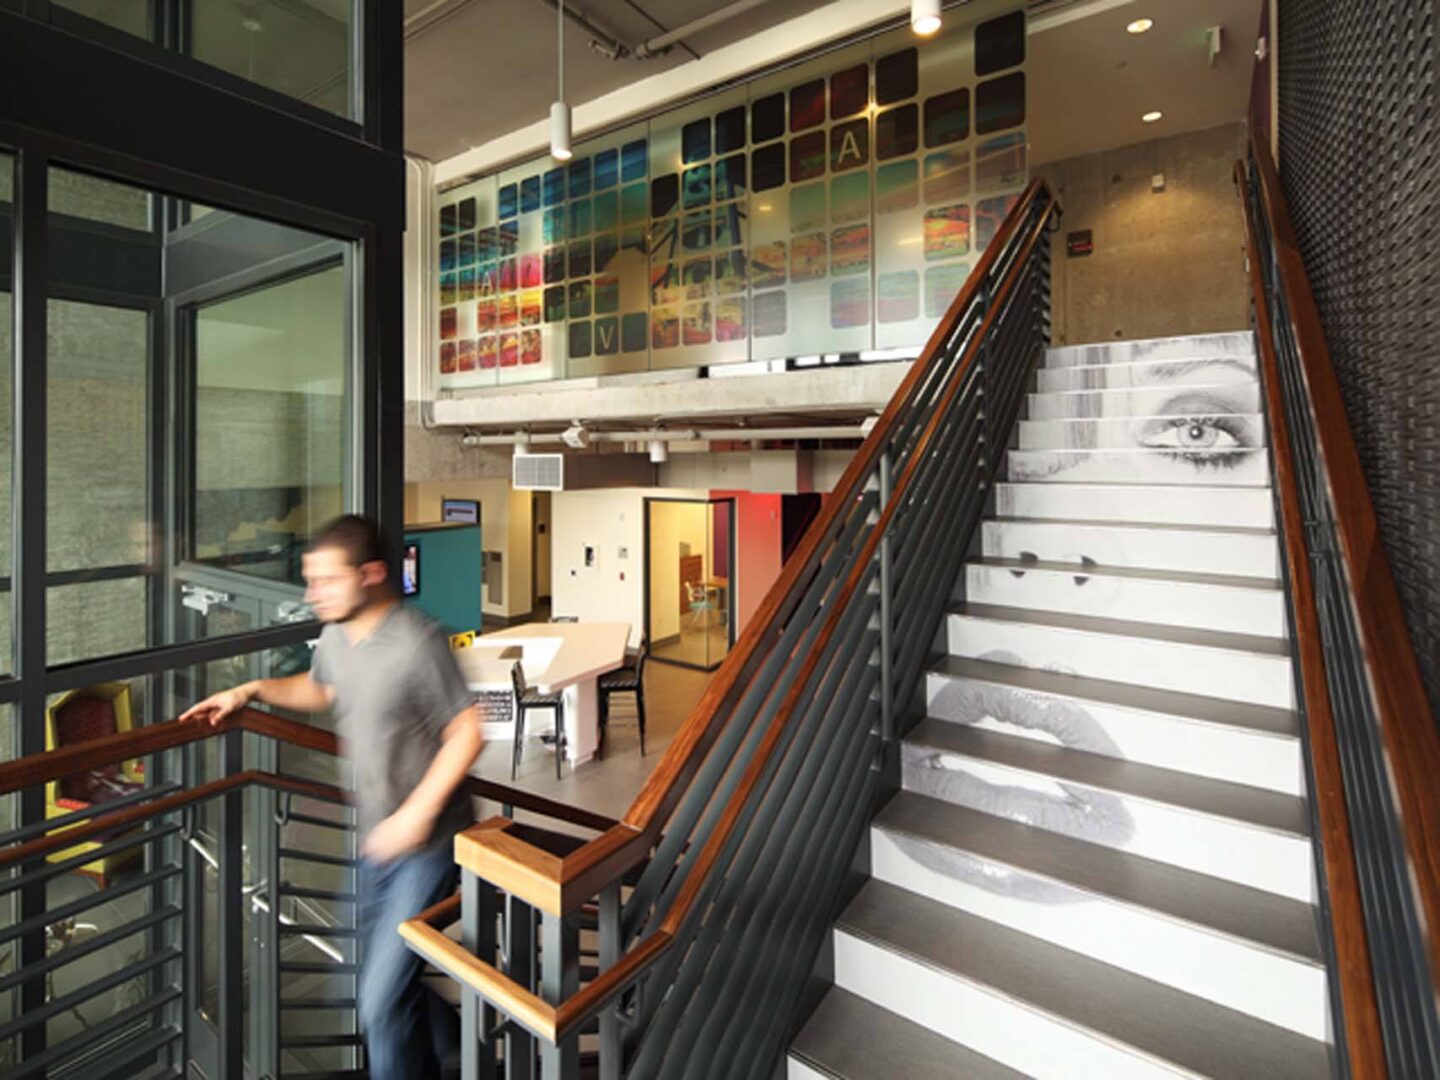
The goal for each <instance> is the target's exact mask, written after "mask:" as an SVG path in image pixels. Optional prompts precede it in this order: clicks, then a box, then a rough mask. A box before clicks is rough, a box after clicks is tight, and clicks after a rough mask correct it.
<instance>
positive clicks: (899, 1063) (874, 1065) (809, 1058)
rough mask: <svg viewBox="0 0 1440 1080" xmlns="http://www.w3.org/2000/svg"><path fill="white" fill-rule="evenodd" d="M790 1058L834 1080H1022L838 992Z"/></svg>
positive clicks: (816, 1016)
mask: <svg viewBox="0 0 1440 1080" xmlns="http://www.w3.org/2000/svg"><path fill="white" fill-rule="evenodd" d="M790 1053H791V1055H792V1056H794V1057H797V1058H800V1059H801V1060H802V1061H804V1062H805V1063H806V1064H807V1065H809V1066H811V1067H812V1068H813V1069H815V1070H816V1071H817V1072H822V1073H824V1074H826V1075H827V1076H834V1077H837V1078H839V1080H892V1078H893V1077H902V1076H903V1077H905V1080H1021V1078H1023V1077H1024V1075H1025V1074H1024V1073H1020V1072H1016V1071H1015V1070H1014V1069H1010V1068H1007V1067H1006V1066H1004V1065H1001V1064H1000V1063H999V1062H996V1061H993V1060H991V1059H990V1058H988V1057H985V1056H984V1055H983V1054H977V1053H976V1052H975V1051H974V1050H971V1049H970V1048H969V1047H967V1046H962V1045H961V1044H959V1043H956V1042H951V1041H950V1040H949V1039H947V1038H945V1037H944V1036H943V1035H937V1034H935V1032H933V1031H931V1030H930V1029H929V1028H927V1027H923V1026H921V1025H920V1024H917V1023H915V1022H914V1021H911V1020H906V1019H905V1018H904V1017H903V1016H899V1015H897V1014H896V1013H892V1012H890V1011H889V1010H888V1009H882V1008H880V1006H878V1005H874V1004H872V1003H871V1002H868V1001H866V1000H865V999H864V998H862V997H859V996H857V995H855V994H851V993H849V992H847V991H845V990H842V989H840V988H839V987H838V986H832V987H831V988H830V990H829V992H828V993H826V995H825V999H824V1000H823V1001H822V1002H820V1007H819V1008H818V1009H816V1010H815V1012H814V1014H813V1015H811V1017H810V1019H809V1021H808V1022H807V1023H806V1024H805V1028H804V1030H803V1031H801V1032H800V1035H799V1036H798V1037H797V1038H796V1040H795V1041H794V1043H792V1044H791V1046H790Z"/></svg>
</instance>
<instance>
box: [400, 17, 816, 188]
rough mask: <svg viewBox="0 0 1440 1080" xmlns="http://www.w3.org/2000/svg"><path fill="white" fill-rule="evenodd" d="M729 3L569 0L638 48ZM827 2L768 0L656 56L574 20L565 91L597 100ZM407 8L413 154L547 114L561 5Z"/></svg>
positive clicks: (446, 152) (462, 143)
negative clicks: (595, 39) (596, 37)
mask: <svg viewBox="0 0 1440 1080" xmlns="http://www.w3.org/2000/svg"><path fill="white" fill-rule="evenodd" d="M728 3H729V0H585V2H584V3H583V4H580V5H567V6H570V7H572V8H573V7H575V6H578V7H579V8H580V10H581V11H583V12H584V13H585V15H586V16H587V17H588V18H589V19H590V20H591V21H593V22H594V23H595V24H597V25H598V26H601V27H604V28H605V30H606V31H607V32H608V33H609V34H610V36H611V37H612V38H614V39H616V40H618V41H620V42H621V43H623V44H625V45H627V46H630V47H633V46H635V45H638V44H639V43H640V42H642V41H646V40H648V39H650V38H653V37H655V36H656V35H659V34H663V33H665V32H666V31H667V30H670V29H673V28H675V27H679V26H683V25H684V24H686V23H688V22H691V21H692V20H694V19H697V18H699V17H700V16H702V15H707V14H709V13H710V12H713V11H716V10H718V9H720V8H722V7H725V6H727V4H728ZM824 3H826V0H766V2H765V3H763V4H761V5H759V6H758V7H756V8H753V9H751V10H750V11H746V12H742V13H741V14H740V15H738V16H736V17H734V18H733V19H730V20H728V21H726V22H724V23H721V24H720V25H718V26H713V27H710V28H709V29H706V30H703V31H701V32H699V33H697V34H695V35H693V36H691V37H688V38H686V39H685V40H684V41H683V42H682V43H681V44H680V45H679V46H676V47H675V48H672V49H671V50H670V52H669V53H668V54H666V55H665V56H662V57H658V58H656V59H654V60H636V59H633V58H630V57H626V58H623V59H620V60H611V59H609V58H607V57H605V56H602V55H600V54H599V53H598V52H595V51H594V50H592V49H591V48H590V46H589V44H588V43H589V40H590V35H588V34H587V33H586V32H585V30H584V29H583V28H581V27H578V26H576V25H575V24H574V23H572V22H568V21H567V22H566V25H565V97H566V98H567V99H568V100H569V101H570V102H571V103H572V104H574V103H576V102H581V101H589V100H591V99H592V98H596V97H599V96H600V95H601V94H606V93H609V92H610V91H612V90H619V89H621V88H622V87H625V86H628V85H629V84H630V83H633V82H636V81H638V80H639V79H643V78H645V77H646V76H648V75H653V74H655V73H656V72H658V71H664V70H667V69H669V68H673V67H676V66H677V65H680V64H683V63H686V62H687V61H690V60H692V59H694V58H695V57H697V56H704V55H706V54H708V53H710V52H712V51H714V50H715V49H719V48H722V47H723V46H725V45H730V44H733V43H734V42H737V41H740V40H742V39H744V38H748V37H753V36H756V35H759V34H763V33H764V32H765V31H766V30H767V29H769V28H770V27H772V26H776V25H778V24H779V23H782V22H784V21H786V20H787V19H793V18H795V17H797V16H799V15H803V14H805V12H807V11H812V10H814V9H815V8H818V7H821V6H822V5H823V4H824ZM427 9H431V11H430V14H428V15H427V14H425V12H426V11H427ZM447 11H453V14H448V15H446V14H445V13H446V12H447ZM405 16H406V21H407V24H408V25H407V31H406V34H407V38H406V43H405V145H406V148H407V149H408V150H409V151H410V152H411V153H413V154H417V155H419V156H420V157H424V158H429V159H430V160H431V161H441V160H443V159H445V158H447V157H451V156H453V155H455V154H458V153H460V152H461V151H463V150H467V149H469V148H470V147H471V146H476V145H478V144H480V143H484V142H486V141H488V140H490V139H493V138H495V137H497V136H500V135H504V134H505V133H507V132H509V131H513V130H514V129H516V128H518V127H522V126H524V125H526V124H531V123H534V122H535V121H537V120H543V119H544V118H545V116H546V115H547V114H548V113H549V110H550V103H551V102H552V101H554V100H555V9H554V8H552V7H550V6H549V5H548V4H546V3H545V0H438V2H437V0H405ZM437 16H439V21H435V19H436V17H437ZM427 24H428V25H427Z"/></svg>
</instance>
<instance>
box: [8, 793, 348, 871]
mask: <svg viewBox="0 0 1440 1080" xmlns="http://www.w3.org/2000/svg"><path fill="white" fill-rule="evenodd" d="M247 784H263V785H264V786H266V787H271V788H274V789H275V790H276V791H286V792H289V793H291V794H293V795H304V796H306V797H307V798H311V799H328V800H330V801H332V802H344V801H345V792H344V791H342V790H341V789H340V788H337V787H335V786H334V785H332V784H321V783H317V782H316V781H314V780H305V779H302V778H301V777H298V776H284V775H281V774H280V773H272V772H265V771H263V770H261V769H246V770H245V771H244V772H238V773H231V774H230V775H229V776H222V777H221V778H220V779H218V780H211V781H210V782H209V783H206V784H201V785H200V786H199V787H193V788H190V789H188V790H186V791H177V792H175V793H174V794H172V795H166V796H164V797H163V798H159V799H155V800H153V801H152V802H145V803H137V804H136V805H133V806H127V807H126V808H125V809H123V810H117V811H116V812H115V813H113V814H107V815H105V816H104V817H99V818H97V819H96V820H94V821H88V822H86V823H84V824H81V825H60V826H57V827H56V830H55V831H54V832H51V833H46V834H45V835H43V836H38V837H36V838H35V839H34V840H28V841H26V842H25V843H23V844H13V845H11V846H10V847H7V848H0V870H3V869H4V868H5V867H7V866H11V865H13V864H15V863H17V862H23V861H25V860H27V859H37V858H40V857H41V856H44V855H48V854H50V852H52V851H58V850H60V849H61V848H68V847H73V846H74V845H76V844H78V843H80V842H81V841H83V840H88V839H89V838H90V837H92V836H97V835H99V834H100V833H108V832H114V831H115V830H117V829H125V828H129V827H130V826H132V825H136V824H139V823H140V822H142V821H147V820H149V819H150V818H153V817H158V816H159V815H161V814H166V813H169V812H170V811H171V810H179V809H181V808H182V807H185V806H189V805H191V804H192V803H197V802H201V801H202V800H205V799H211V798H214V797H215V796H216V795H223V794H224V793H225V792H227V791H230V790H231V789H232V788H237V787H244V786H245V785H247Z"/></svg>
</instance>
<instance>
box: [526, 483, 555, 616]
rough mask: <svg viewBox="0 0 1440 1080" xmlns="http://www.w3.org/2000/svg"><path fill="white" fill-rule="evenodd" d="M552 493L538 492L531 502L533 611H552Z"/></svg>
mask: <svg viewBox="0 0 1440 1080" xmlns="http://www.w3.org/2000/svg"><path fill="white" fill-rule="evenodd" d="M550 522H551V517H550V492H548V491H537V492H535V493H534V494H533V495H532V496H531V500H530V574H531V580H530V595H531V597H532V598H533V610H534V611H536V612H537V617H538V613H539V612H541V611H542V610H543V611H544V612H545V613H546V614H547V615H548V613H549V611H550V604H551V601H550V588H551V587H550V551H551V542H552V537H551V533H552V531H553V530H552V529H551V526H550Z"/></svg>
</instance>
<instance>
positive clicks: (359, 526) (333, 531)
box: [310, 514, 386, 569]
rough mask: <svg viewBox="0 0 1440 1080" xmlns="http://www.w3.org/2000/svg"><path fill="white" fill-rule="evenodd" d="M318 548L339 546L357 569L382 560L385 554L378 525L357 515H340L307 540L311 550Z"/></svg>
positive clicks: (383, 540) (383, 541) (382, 538)
mask: <svg viewBox="0 0 1440 1080" xmlns="http://www.w3.org/2000/svg"><path fill="white" fill-rule="evenodd" d="M320 548H339V549H340V550H341V551H342V552H344V553H345V559H346V561H347V562H348V563H349V564H350V565H351V566H353V567H355V568H356V569H359V568H360V567H362V566H364V565H365V564H366V563H370V562H384V561H385V557H386V547H385V538H384V537H383V536H381V534H380V526H378V525H376V524H375V523H374V522H373V521H371V520H370V519H369V518H366V517H361V516H360V515H359V514H342V515H341V516H340V517H338V518H336V519H335V520H334V521H332V522H330V523H329V524H328V525H326V526H325V527H324V528H323V529H321V530H320V531H319V532H318V533H316V534H315V536H314V538H313V539H311V541H310V550H311V551H318V550H319V549H320Z"/></svg>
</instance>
